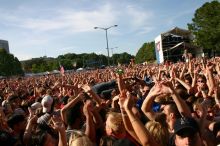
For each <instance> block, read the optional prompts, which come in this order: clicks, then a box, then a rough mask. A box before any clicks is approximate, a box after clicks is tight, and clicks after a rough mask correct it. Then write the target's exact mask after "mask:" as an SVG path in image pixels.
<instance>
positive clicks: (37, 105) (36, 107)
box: [31, 102, 42, 110]
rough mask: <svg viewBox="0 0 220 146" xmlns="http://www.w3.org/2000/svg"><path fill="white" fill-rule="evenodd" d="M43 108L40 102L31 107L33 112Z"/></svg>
mask: <svg viewBox="0 0 220 146" xmlns="http://www.w3.org/2000/svg"><path fill="white" fill-rule="evenodd" d="M41 107H42V105H41V103H40V102H35V103H33V104H32V105H31V109H32V110H36V109H38V108H41Z"/></svg>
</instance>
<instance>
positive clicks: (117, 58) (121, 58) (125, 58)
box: [111, 52, 134, 65]
mask: <svg viewBox="0 0 220 146" xmlns="http://www.w3.org/2000/svg"><path fill="white" fill-rule="evenodd" d="M132 58H134V56H132V55H130V54H128V53H126V52H124V53H121V54H113V56H112V59H111V60H112V62H111V63H112V64H114V65H117V64H118V63H120V64H129V62H130V59H132Z"/></svg>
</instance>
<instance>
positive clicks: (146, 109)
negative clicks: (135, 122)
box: [141, 84, 161, 120]
mask: <svg viewBox="0 0 220 146" xmlns="http://www.w3.org/2000/svg"><path fill="white" fill-rule="evenodd" d="M160 94H161V93H160V87H159V85H158V84H156V85H154V87H152V88H151V90H150V92H149V93H148V95H147V97H146V98H145V100H144V102H143V104H142V107H141V110H142V111H143V113H144V114H145V115H146V116H147V117H148V118H149V119H150V120H154V119H155V117H156V114H155V113H154V112H153V110H152V105H153V102H154V100H155V98H156V97H157V96H158V95H160Z"/></svg>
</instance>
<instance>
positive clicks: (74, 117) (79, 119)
mask: <svg viewBox="0 0 220 146" xmlns="http://www.w3.org/2000/svg"><path fill="white" fill-rule="evenodd" d="M82 109H83V102H78V103H77V104H76V105H75V106H74V107H72V108H70V110H69V111H68V112H67V124H68V126H69V127H71V128H73V129H80V128H81V127H82V125H83V122H84V121H83V111H82Z"/></svg>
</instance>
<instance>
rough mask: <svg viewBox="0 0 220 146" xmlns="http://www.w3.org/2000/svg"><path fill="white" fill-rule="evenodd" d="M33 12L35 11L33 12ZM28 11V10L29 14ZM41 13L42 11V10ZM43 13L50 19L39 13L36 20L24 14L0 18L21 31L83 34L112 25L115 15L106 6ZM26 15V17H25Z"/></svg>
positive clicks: (109, 7)
mask: <svg viewBox="0 0 220 146" xmlns="http://www.w3.org/2000/svg"><path fill="white" fill-rule="evenodd" d="M33 11H35V10H33ZM33 11H32V12H30V9H28V12H29V13H33ZM42 11H43V10H42ZM43 12H48V13H51V14H50V15H51V16H50V18H48V17H49V16H48V15H47V17H44V14H43V13H42V12H39V11H36V13H39V16H38V17H37V18H33V16H28V14H25V12H24V14H23V15H24V16H22V15H21V14H12V13H11V14H9V13H8V14H5V15H1V16H0V18H1V19H3V21H4V22H5V23H7V24H9V25H12V26H17V27H20V28H23V29H29V30H32V31H35V32H36V31H41V32H44V31H51V30H53V31H54V30H64V31H65V32H71V33H74V32H85V31H93V27H94V26H97V25H106V24H114V23H115V21H116V17H115V16H114V15H115V13H114V12H113V11H112V6H111V5H110V4H106V5H104V6H101V7H99V8H98V9H96V10H92V11H88V10H87V11H86V10H84V11H82V10H81V11H76V10H74V9H68V8H63V9H62V10H57V9H55V10H52V9H49V10H48V11H47V10H45V11H43ZM25 15H26V16H25Z"/></svg>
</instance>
